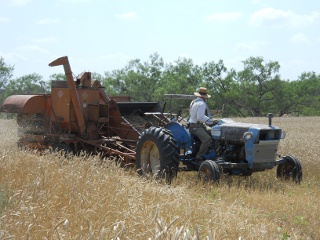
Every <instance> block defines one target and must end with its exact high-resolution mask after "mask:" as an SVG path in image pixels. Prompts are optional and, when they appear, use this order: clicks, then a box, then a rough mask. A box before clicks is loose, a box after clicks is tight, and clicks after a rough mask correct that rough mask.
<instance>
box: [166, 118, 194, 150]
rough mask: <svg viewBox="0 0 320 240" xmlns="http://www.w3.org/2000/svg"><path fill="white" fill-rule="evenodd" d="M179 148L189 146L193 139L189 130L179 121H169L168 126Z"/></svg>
mask: <svg viewBox="0 0 320 240" xmlns="http://www.w3.org/2000/svg"><path fill="white" fill-rule="evenodd" d="M165 128H166V129H168V130H169V131H170V132H171V134H172V136H173V138H174V139H175V140H176V142H177V146H178V147H179V148H189V147H190V146H191V145H192V139H191V135H190V133H189V131H188V130H187V129H186V128H185V127H184V126H182V125H181V124H180V123H178V122H169V123H168V124H167V125H166V126H165Z"/></svg>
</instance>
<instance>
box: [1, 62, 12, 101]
mask: <svg viewBox="0 0 320 240" xmlns="http://www.w3.org/2000/svg"><path fill="white" fill-rule="evenodd" d="M13 70H14V67H12V66H9V65H7V64H6V63H5V62H4V59H3V58H2V57H1V58H0V103H2V102H3V100H4V98H5V96H6V95H5V87H6V85H7V83H8V82H9V80H10V79H11V78H12V73H13Z"/></svg>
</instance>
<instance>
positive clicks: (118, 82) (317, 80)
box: [0, 53, 320, 117]
mask: <svg viewBox="0 0 320 240" xmlns="http://www.w3.org/2000/svg"><path fill="white" fill-rule="evenodd" d="M242 63H243V69H242V70H239V71H237V70H235V69H233V68H231V69H228V68H227V67H226V66H225V64H224V62H223V61H222V60H219V61H218V62H214V61H212V62H205V63H204V64H202V65H197V64H194V62H193V61H192V59H188V58H179V59H178V60H176V61H174V62H173V63H165V62H164V60H163V58H162V57H161V56H160V55H159V54H158V53H153V54H151V55H150V56H149V59H148V60H147V61H145V62H143V61H141V60H140V59H133V60H131V61H129V62H128V63H127V65H126V66H125V67H123V68H121V69H116V70H113V71H106V72H105V73H104V75H102V74H100V73H96V72H93V73H92V78H93V79H95V80H99V81H100V82H101V83H102V85H103V86H104V87H105V89H106V92H107V94H108V95H110V96H114V95H115V96H116V95H128V96H130V97H131V99H132V101H138V102H158V101H161V102H164V101H165V99H164V97H163V96H164V94H193V93H194V92H195V91H196V90H197V88H198V87H200V86H203V87H206V88H207V89H208V92H209V94H210V95H211V96H212V97H211V98H210V99H209V101H208V105H209V108H210V109H213V110H223V116H224V117H235V116H241V117H246V116H266V115H267V113H269V112H272V113H274V115H277V116H282V115H287V114H290V115H297V116H319V115H320V108H319V106H320V74H316V73H315V72H304V73H301V75H300V76H298V78H297V79H294V80H284V79H281V77H280V74H279V70H280V64H279V63H278V62H277V61H269V62H266V61H265V60H264V59H263V57H249V58H248V59H246V60H244V61H243V62H242ZM13 71H14V67H13V66H10V65H8V64H6V63H5V61H4V59H3V58H0V102H1V103H2V102H3V101H4V99H5V98H6V97H8V96H10V95H13V94H42V93H49V92H50V86H51V81H52V80H65V76H64V75H63V74H53V75H51V76H50V77H49V79H46V80H44V79H43V77H42V76H41V75H39V74H37V73H33V74H29V75H25V76H22V77H19V78H16V79H13V78H12V76H13ZM189 104H190V101H188V100H176V101H172V103H171V104H170V105H171V107H172V110H173V111H178V110H179V109H180V108H183V109H187V108H188V106H189Z"/></svg>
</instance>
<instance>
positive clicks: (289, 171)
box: [277, 156, 302, 183]
mask: <svg viewBox="0 0 320 240" xmlns="http://www.w3.org/2000/svg"><path fill="white" fill-rule="evenodd" d="M284 159H286V162H285V163H282V164H280V165H278V167H277V178H279V179H282V180H286V181H288V180H290V179H291V180H292V181H294V182H295V183H300V182H301V180H302V167H301V163H300V161H299V159H297V158H295V157H293V156H285V157H284Z"/></svg>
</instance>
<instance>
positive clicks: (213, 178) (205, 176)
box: [198, 160, 220, 183]
mask: <svg viewBox="0 0 320 240" xmlns="http://www.w3.org/2000/svg"><path fill="white" fill-rule="evenodd" d="M198 178H199V180H200V181H202V182H203V183H209V182H218V181H219V180H220V171H219V166H218V164H217V163H216V162H214V161H212V160H206V161H203V162H202V163H201V165H200V168H199V173H198Z"/></svg>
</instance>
